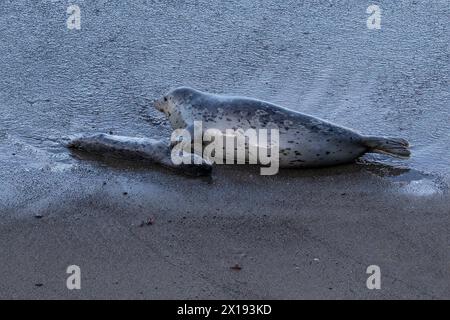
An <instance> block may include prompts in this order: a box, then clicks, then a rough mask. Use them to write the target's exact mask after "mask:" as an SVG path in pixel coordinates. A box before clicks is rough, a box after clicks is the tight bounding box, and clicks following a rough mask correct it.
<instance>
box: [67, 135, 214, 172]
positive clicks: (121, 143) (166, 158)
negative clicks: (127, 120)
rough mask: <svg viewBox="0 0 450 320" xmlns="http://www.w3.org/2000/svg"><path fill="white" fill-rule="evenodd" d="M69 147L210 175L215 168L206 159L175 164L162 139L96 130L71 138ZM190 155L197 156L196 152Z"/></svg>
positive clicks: (168, 147) (167, 146)
mask: <svg viewBox="0 0 450 320" xmlns="http://www.w3.org/2000/svg"><path fill="white" fill-rule="evenodd" d="M67 147H69V148H72V149H78V150H82V151H86V152H91V153H95V154H100V155H103V156H113V157H118V158H123V159H126V160H145V161H150V162H153V163H158V164H160V165H163V166H165V167H168V168H171V169H174V170H177V171H181V172H183V173H185V174H188V175H193V176H204V175H210V174H211V171H212V165H211V163H210V162H208V161H206V160H203V159H200V160H198V159H197V162H194V161H193V162H191V163H192V164H180V165H176V164H174V163H173V162H172V159H171V152H170V146H169V144H167V143H166V142H164V141H162V140H155V139H148V138H134V137H124V136H114V135H108V134H96V135H91V136H81V137H78V138H75V139H72V140H71V141H69V143H68V144H67ZM188 156H190V157H192V158H195V157H198V156H197V155H193V154H192V155H188Z"/></svg>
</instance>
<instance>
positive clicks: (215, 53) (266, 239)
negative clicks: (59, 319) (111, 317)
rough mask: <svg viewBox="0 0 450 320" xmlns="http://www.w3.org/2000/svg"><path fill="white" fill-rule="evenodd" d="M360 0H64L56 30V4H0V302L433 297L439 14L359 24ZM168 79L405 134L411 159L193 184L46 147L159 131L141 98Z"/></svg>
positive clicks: (374, 159) (438, 284) (228, 173)
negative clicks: (74, 25) (375, 25)
mask: <svg viewBox="0 0 450 320" xmlns="http://www.w3.org/2000/svg"><path fill="white" fill-rule="evenodd" d="M413 3H414V4H413ZM369 4H370V3H365V2H360V1H348V2H345V3H343V2H340V1H331V0H330V1H319V3H318V4H315V5H313V4H307V3H302V4H298V3H296V2H295V3H294V2H290V1H287V2H283V3H282V4H281V3H278V2H276V3H275V2H273V1H267V2H265V3H263V4H261V5H259V6H255V5H254V4H252V2H251V1H230V2H227V3H225V2H214V3H212V2H210V1H205V2H204V3H200V4H196V3H194V2H193V1H183V2H180V3H177V4H164V3H162V2H161V3H153V2H152V3H150V1H148V3H147V1H142V2H139V3H137V2H136V3H134V2H133V4H130V3H127V4H126V3H125V2H123V3H122V2H119V1H108V2H95V3H92V4H91V3H89V2H84V1H80V2H79V5H80V8H81V14H82V25H81V30H69V29H67V27H66V25H65V23H66V19H67V14H66V9H67V2H65V1H43V0H39V1H29V2H27V1H25V2H20V3H17V4H16V3H12V2H2V3H1V4H0V12H1V19H0V33H1V34H2V37H3V38H2V39H3V45H2V46H1V47H0V69H1V70H2V73H1V74H0V111H1V113H0V124H1V126H0V181H1V186H0V244H1V245H0V298H3V299H22V298H31V299H47V298H48V299H110V298H118V299H289V298H290V299H345V298H348V299H407V298H411V299H448V298H450V272H449V267H450V250H449V244H450V238H449V230H450V219H449V215H450V209H449V205H448V204H449V200H450V196H449V181H450V180H449V176H448V169H449V168H450V166H449V164H448V159H449V156H450V154H449V148H448V146H449V144H450V139H449V137H448V119H449V109H448V108H449V93H448V84H449V83H448V79H449V74H450V71H449V63H448V61H449V52H448V43H449V32H448V23H447V20H446V17H448V3H447V2H446V1H433V2H431V3H429V2H427V1H405V2H401V3H389V4H383V5H382V6H383V18H382V19H383V20H382V21H383V23H382V28H381V30H379V31H374V30H368V29H367V27H366V19H367V14H366V8H367V6H368V5H369ZM406 25H407V27H405V26H406ZM30 26H33V27H30ZM408 28H409V29H408ZM179 85H189V86H192V87H195V88H199V89H202V90H206V91H209V92H216V93H228V94H237V95H247V96H253V97H257V98H260V99H264V100H268V101H273V102H274V103H278V104H280V105H283V106H286V107H289V108H292V109H295V110H298V111H303V112H305V113H308V114H312V115H314V116H318V117H321V118H324V119H327V120H330V121H333V122H336V123H339V124H342V125H345V126H348V127H351V128H354V129H355V130H358V131H360V132H364V133H365V134H382V135H390V136H400V137H405V138H407V139H408V140H410V142H411V144H412V145H413V147H412V157H411V159H409V160H398V159H391V158H388V157H385V156H381V155H380V156H367V157H365V158H364V159H362V160H361V161H359V162H358V163H355V164H349V165H344V166H338V167H332V168H324V169H314V170H313V169H308V170H281V171H280V173H279V174H277V175H275V176H261V175H259V169H258V168H257V167H249V166H217V167H216V168H215V169H214V172H213V175H212V177H211V178H210V179H209V178H199V179H194V178H190V177H186V176H183V175H180V174H177V173H174V172H171V171H169V170H166V169H164V168H161V167H158V166H144V165H140V164H136V163H131V162H124V161H115V160H111V159H102V158H94V157H90V156H88V155H86V154H80V153H77V154H75V153H71V152H70V151H69V150H67V149H66V148H65V146H64V142H65V141H67V137H69V136H71V135H74V134H78V133H94V132H106V133H108V132H113V133H114V134H120V135H127V136H151V137H158V138H161V137H166V138H167V137H168V135H169V133H170V129H169V126H168V124H167V122H165V121H164V119H163V117H162V115H161V114H160V113H158V112H157V111H156V110H153V109H152V108H151V106H150V104H149V101H150V100H151V99H154V98H156V97H159V96H160V95H161V94H162V93H163V92H165V91H167V90H168V89H170V88H173V87H176V86H179ZM70 265H77V266H79V267H80V269H81V290H68V289H67V287H66V279H67V277H68V276H69V275H68V274H67V273H66V269H67V267H68V266H70ZM371 265H377V266H379V267H380V269H381V289H380V290H369V289H368V288H367V286H366V280H367V278H368V277H369V275H368V274H367V273H366V270H367V267H368V266H371Z"/></svg>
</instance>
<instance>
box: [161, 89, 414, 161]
mask: <svg viewBox="0 0 450 320" xmlns="http://www.w3.org/2000/svg"><path fill="white" fill-rule="evenodd" d="M154 107H155V108H156V109H157V110H159V111H161V112H163V113H164V114H165V115H166V116H167V118H168V120H169V121H170V124H171V126H172V128H173V129H186V130H188V131H189V132H192V134H191V137H192V138H193V139H194V133H195V132H194V122H195V121H198V122H201V123H202V130H203V132H204V131H206V130H208V129H217V130H220V131H221V132H222V133H223V134H224V135H225V134H226V130H227V129H234V130H238V129H242V130H244V131H245V130H247V129H250V128H251V129H256V130H257V129H263V128H264V129H271V128H277V129H278V130H279V140H280V141H279V165H280V167H322V166H331V165H338V164H344V163H349V162H353V161H354V160H355V159H357V158H359V157H360V156H362V155H363V154H365V153H383V154H387V155H391V156H395V157H401V158H407V157H409V155H410V151H409V144H408V142H407V141H406V140H404V139H401V138H391V137H376V136H364V135H361V134H359V133H357V132H355V131H353V130H351V129H348V128H344V127H341V126H338V125H335V124H332V123H330V122H328V121H325V120H322V119H319V118H316V117H313V116H310V115H306V114H303V113H301V112H297V111H294V110H290V109H287V108H284V107H281V106H278V105H275V104H272V103H270V102H266V101H261V100H257V99H253V98H247V97H237V96H225V95H216V94H210V93H205V92H201V91H198V90H195V89H192V88H189V87H179V88H176V89H173V90H171V91H169V92H168V93H167V94H166V95H164V96H163V97H161V98H160V99H158V100H156V101H155V102H154ZM191 142H192V141H190V142H189V143H191Z"/></svg>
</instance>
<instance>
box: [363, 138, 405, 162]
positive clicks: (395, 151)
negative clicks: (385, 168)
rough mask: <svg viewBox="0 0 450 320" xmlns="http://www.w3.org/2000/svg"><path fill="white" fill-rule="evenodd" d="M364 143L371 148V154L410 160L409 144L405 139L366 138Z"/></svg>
mask: <svg viewBox="0 0 450 320" xmlns="http://www.w3.org/2000/svg"><path fill="white" fill-rule="evenodd" d="M362 141H363V143H364V144H365V145H366V147H368V148H369V152H374V153H384V154H388V155H391V156H394V157H399V158H408V157H409V156H410V154H411V152H410V151H409V143H408V141H406V140H405V139H401V138H388V137H364V138H363V140H362Z"/></svg>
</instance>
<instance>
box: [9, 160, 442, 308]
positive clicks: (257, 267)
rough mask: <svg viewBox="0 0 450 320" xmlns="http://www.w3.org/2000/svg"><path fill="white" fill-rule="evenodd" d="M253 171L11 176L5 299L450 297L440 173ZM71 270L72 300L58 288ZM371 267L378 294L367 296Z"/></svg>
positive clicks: (99, 168) (119, 170) (98, 168)
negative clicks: (77, 284) (75, 278)
mask: <svg viewBox="0 0 450 320" xmlns="http://www.w3.org/2000/svg"><path fill="white" fill-rule="evenodd" d="M258 172H259V171H258V170H257V169H256V168H244V167H242V168H236V167H234V168H233V167H223V166H222V167H219V168H218V169H216V170H215V173H214V176H213V178H212V179H211V180H208V179H191V178H186V177H184V176H180V175H177V174H174V173H172V172H170V171H167V170H165V169H161V168H158V167H148V168H145V167H132V166H129V165H123V164H121V165H113V164H112V163H107V164H106V163H102V162H96V161H92V160H88V161H87V163H83V164H80V165H79V166H77V167H74V168H72V169H71V170H70V171H61V172H57V171H56V172H55V171H52V170H45V169H44V170H32V171H30V172H29V173H28V174H26V175H23V174H22V175H21V176H17V175H14V173H13V172H11V174H10V176H9V179H7V180H3V181H7V183H8V182H9V183H11V184H14V185H15V186H17V187H16V189H15V190H14V191H15V192H14V191H13V190H12V189H11V190H10V191H9V194H8V200H9V202H8V203H9V205H8V211H9V212H14V213H15V214H14V215H10V217H6V216H3V217H2V220H1V225H0V243H2V246H1V247H0V261H2V263H1V265H0V274H1V275H2V281H1V284H0V297H2V298H64V299H66V298H67V299H72V298H96V299H101V298H121V299H122V298H123V299H125V298H156V299H159V298H169V299H172V298H181V299H186V298H187V299H193V298H202V299H211V298H229V299H235V298H243V299H255V298H262V299H270V298H275V299H279V298H282V299H284V298H294V299H298V298H302V299H303V298H331V299H335V298H351V299H356V298H357V299H360V298H363V299H371V298H375V299H385V298H401V299H403V298H413V299H425V298H449V297H450V287H449V283H450V281H449V280H450V277H449V273H448V263H449V250H448V240H449V239H448V230H449V228H450V223H449V219H448V214H449V211H448V200H449V199H448V192H447V188H446V187H445V186H443V185H442V184H441V183H440V182H439V181H437V180H436V179H435V178H433V177H426V176H423V175H421V174H419V173H411V172H408V171H406V172H405V171H401V170H400V171H399V170H397V169H390V168H388V167H384V166H382V167H380V166H375V167H373V166H370V165H362V164H360V165H358V164H355V165H348V166H341V167H336V168H330V169H320V170H287V171H286V170H285V171H282V172H281V173H280V174H279V175H277V176H273V177H267V176H266V177H262V176H259V175H258ZM414 179H415V180H414ZM19 186H20V188H23V189H26V190H28V192H27V193H26V194H24V193H22V191H21V190H17V188H19ZM33 197H38V198H39V199H40V200H39V201H36V202H32V201H29V200H26V199H25V198H28V199H31V198H33ZM3 205H4V203H3ZM11 216H14V217H15V218H11ZM72 264H75V265H78V266H80V267H81V271H82V284H81V286H82V289H81V290H79V291H77V290H75V291H69V290H67V288H66V285H65V281H66V277H67V276H68V275H66V273H65V270H66V268H67V267H68V266H69V265H72ZM235 265H238V266H239V267H241V268H242V269H241V270H235V269H234V268H233V267H234V266H235ZM369 265H378V266H380V268H381V272H382V289H381V290H368V289H367V288H366V279H367V277H368V275H367V274H366V268H367V267H368V266H369Z"/></svg>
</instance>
